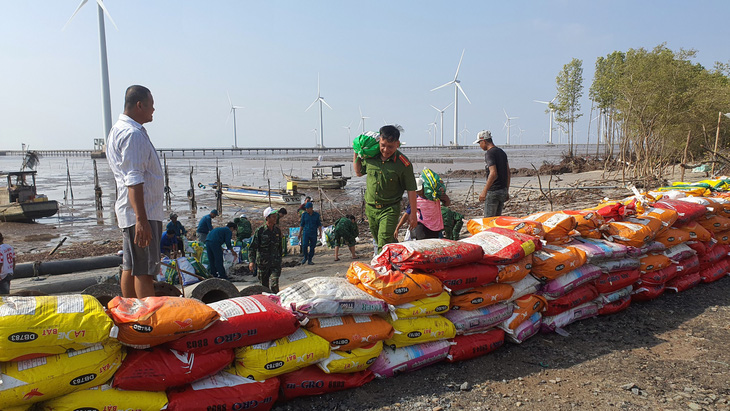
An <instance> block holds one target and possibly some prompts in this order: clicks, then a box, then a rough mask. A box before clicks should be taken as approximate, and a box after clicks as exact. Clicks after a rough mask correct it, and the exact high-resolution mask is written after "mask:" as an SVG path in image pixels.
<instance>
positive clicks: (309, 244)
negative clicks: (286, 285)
mask: <svg viewBox="0 0 730 411" xmlns="http://www.w3.org/2000/svg"><path fill="white" fill-rule="evenodd" d="M316 246H317V232H316V231H315V232H314V235H311V234H307V233H304V235H303V236H302V259H304V260H307V261H312V257H314V247H316Z"/></svg>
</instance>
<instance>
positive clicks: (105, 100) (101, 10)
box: [63, 0, 119, 140]
mask: <svg viewBox="0 0 730 411" xmlns="http://www.w3.org/2000/svg"><path fill="white" fill-rule="evenodd" d="M87 1H88V0H81V3H80V4H79V6H78V7H76V11H74V14H72V15H71V18H70V19H68V21H67V22H66V24H65V25H64V26H63V29H66V26H68V24H69V23H70V22H71V20H73V18H74V17H75V16H76V13H78V12H79V10H81V8H82V7H84V4H86V2H87ZM96 6H97V18H98V20H99V59H100V62H101V101H102V126H103V127H104V130H103V132H104V139H105V140H106V139H107V138H108V137H109V130H111V129H112V101H111V94H110V92H109V65H108V63H107V58H106V29H105V28H104V14H106V16H107V17H109V21H111V22H112V25H113V26H114V28H116V29H117V30H119V29H118V28H117V24H116V23H114V19H112V16H111V14H109V11H107V9H106V7H105V6H104V2H103V1H102V0H96Z"/></svg>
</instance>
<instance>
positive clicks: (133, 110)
mask: <svg viewBox="0 0 730 411" xmlns="http://www.w3.org/2000/svg"><path fill="white" fill-rule="evenodd" d="M154 111H155V107H154V99H153V98H152V93H151V92H150V90H149V89H148V88H146V87H143V86H137V85H135V86H129V87H128V88H127V91H126V93H125V95H124V114H121V115H119V120H118V121H117V123H116V124H114V127H112V129H111V130H110V131H109V139H108V141H107V146H106V147H107V148H106V158H107V161H108V162H109V167H110V168H111V170H112V172H113V173H114V179H115V180H116V184H117V202H116V205H115V207H114V209H115V211H116V214H117V221H118V222H119V228H121V229H122V232H123V237H124V245H123V252H124V254H123V258H122V278H121V286H122V295H124V297H130V298H144V297H150V296H154V295H155V289H154V277H155V276H156V275H157V273H159V272H160V236H161V233H162V221H163V220H164V218H165V216H164V211H163V208H162V200H163V196H164V180H163V174H162V167H161V166H160V157H159V156H158V155H157V150H155V147H154V145H152V142H151V141H150V137H149V135H148V134H147V130H145V128H144V127H142V124H144V123H149V122H150V121H152V113H154Z"/></svg>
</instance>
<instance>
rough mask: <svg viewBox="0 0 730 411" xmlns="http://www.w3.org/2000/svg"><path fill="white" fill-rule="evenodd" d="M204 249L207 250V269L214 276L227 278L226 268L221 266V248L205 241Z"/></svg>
mask: <svg viewBox="0 0 730 411" xmlns="http://www.w3.org/2000/svg"><path fill="white" fill-rule="evenodd" d="M205 250H206V251H207V252H208V271H210V275H211V276H212V277H216V278H223V279H224V280H227V279H228V276H227V275H226V269H225V268H224V267H223V249H222V248H221V246H216V245H215V244H213V243H211V242H210V241H206V242H205Z"/></svg>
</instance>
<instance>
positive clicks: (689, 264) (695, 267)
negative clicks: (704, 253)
mask: <svg viewBox="0 0 730 411" xmlns="http://www.w3.org/2000/svg"><path fill="white" fill-rule="evenodd" d="M699 269H700V259H699V258H697V256H696V255H693V256H692V257H690V258H685V259H684V260H680V261H679V264H677V273H682V274H687V273H689V272H695V271H699Z"/></svg>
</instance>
